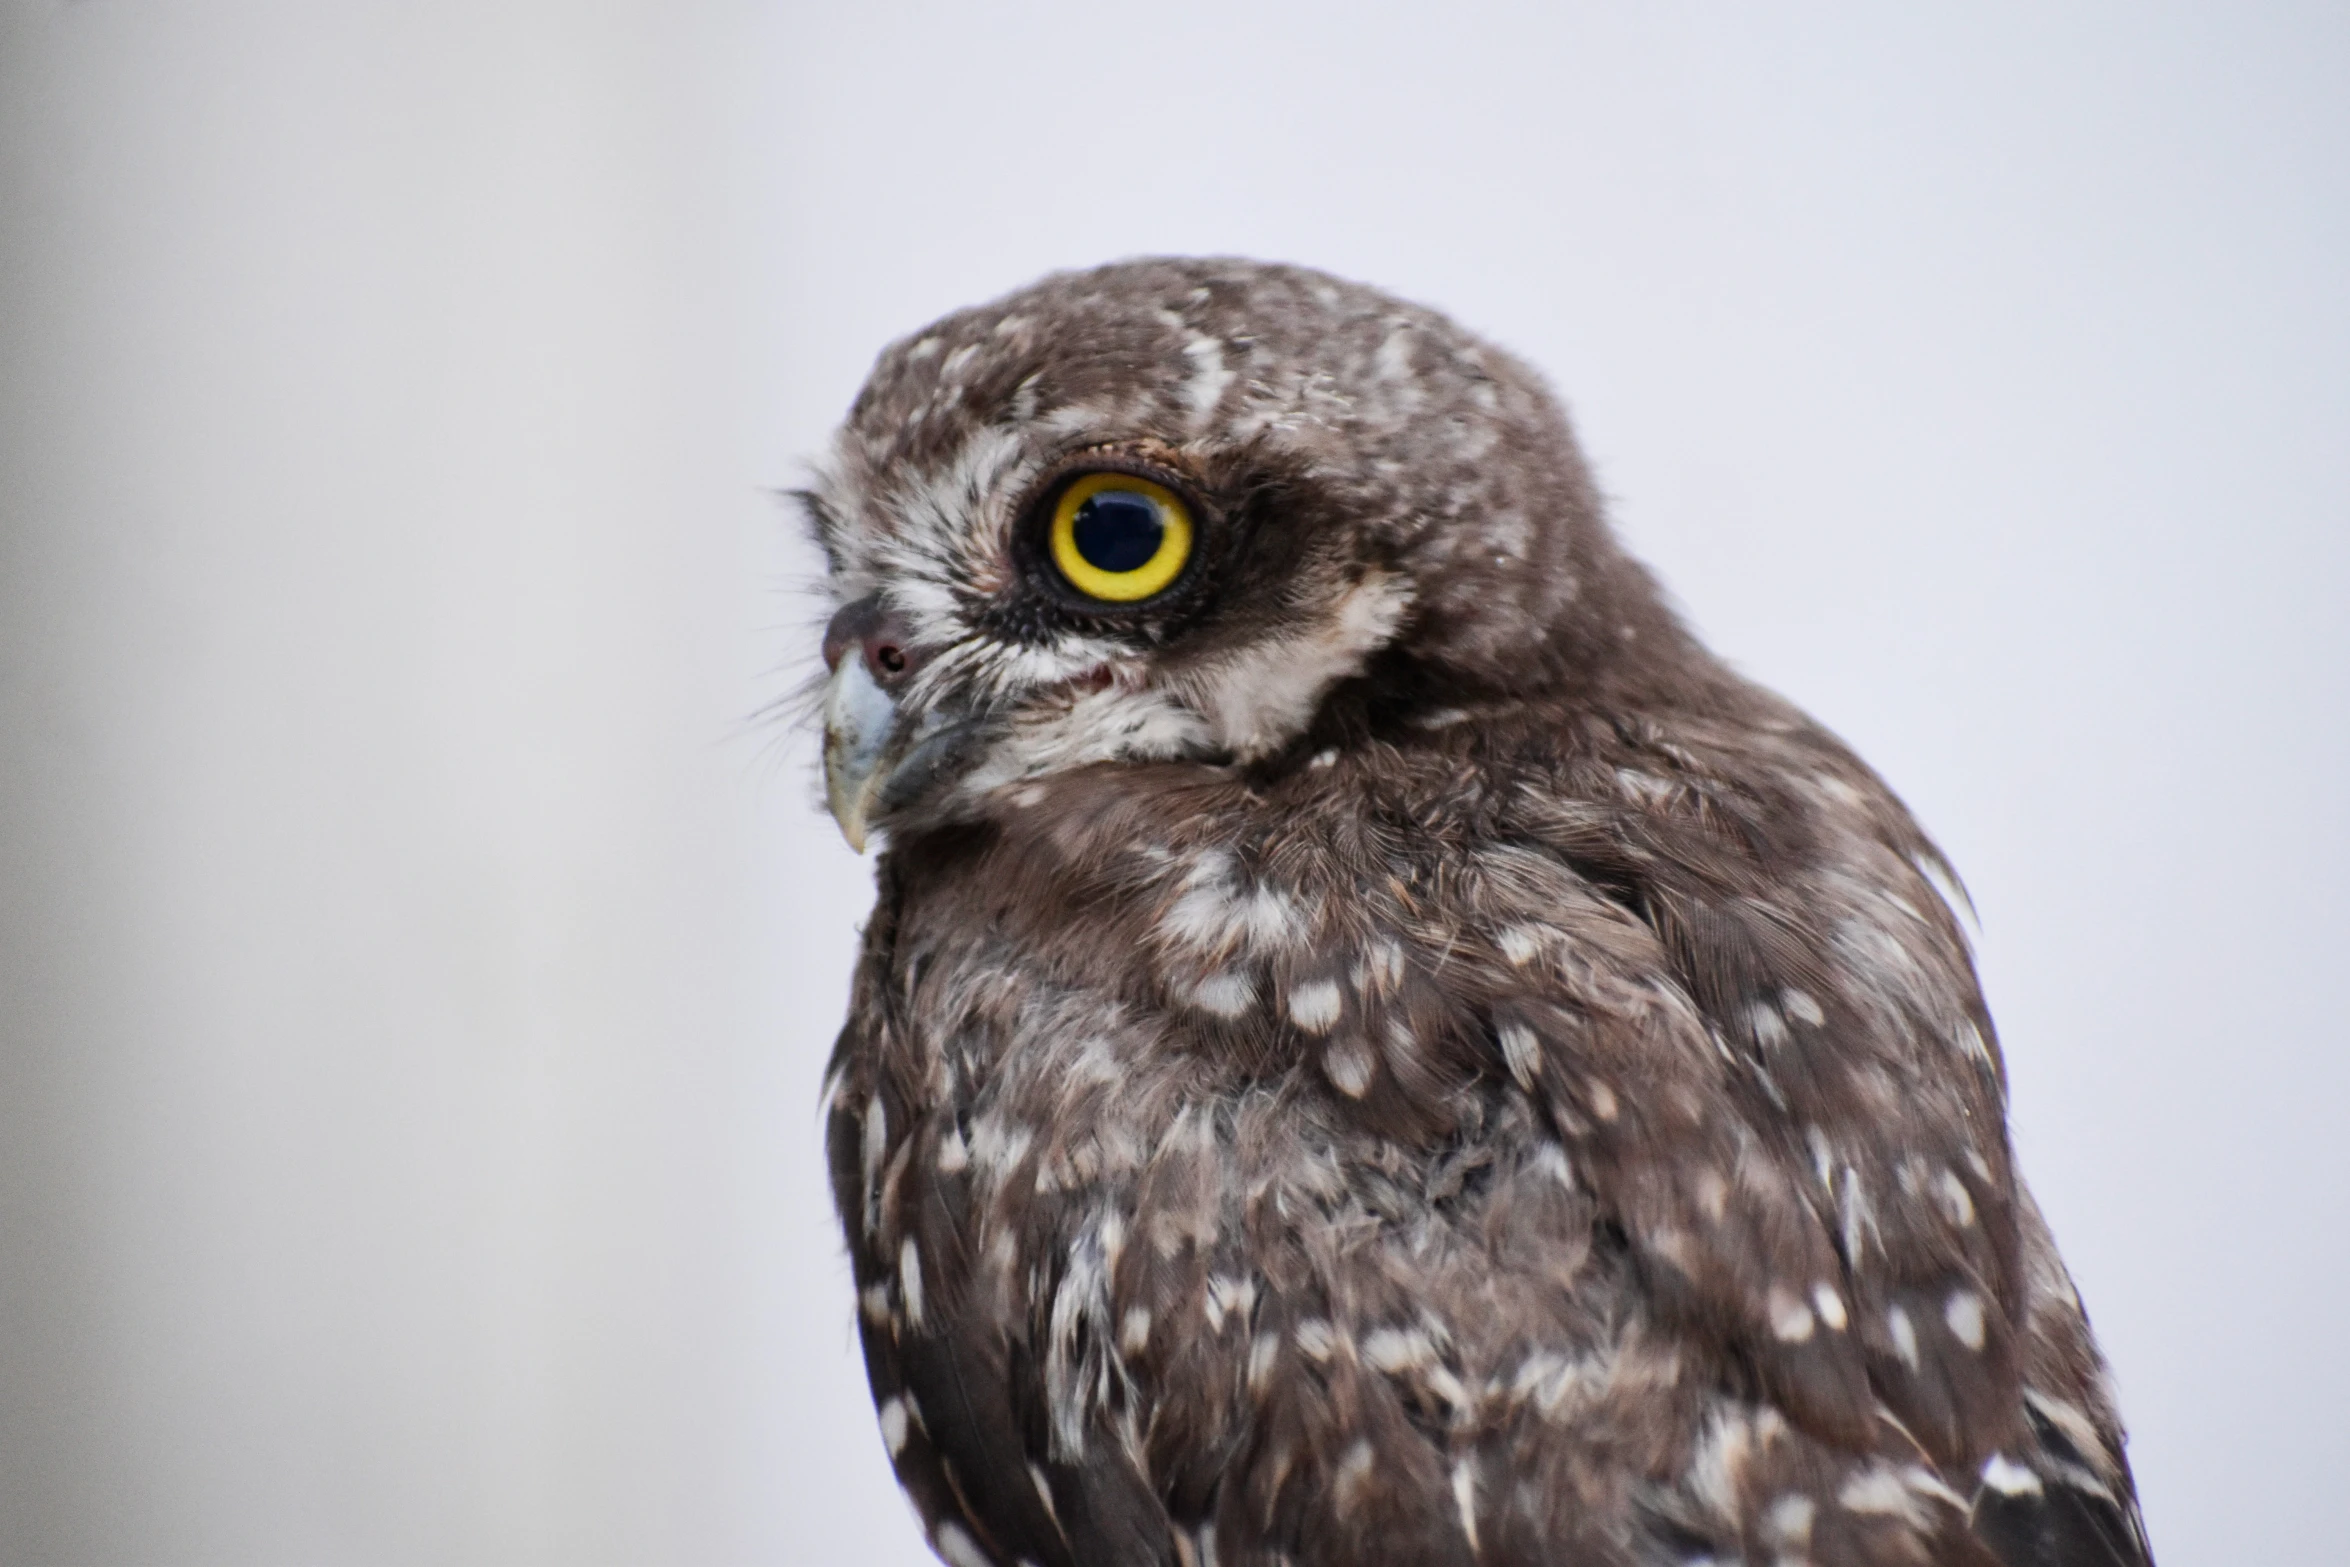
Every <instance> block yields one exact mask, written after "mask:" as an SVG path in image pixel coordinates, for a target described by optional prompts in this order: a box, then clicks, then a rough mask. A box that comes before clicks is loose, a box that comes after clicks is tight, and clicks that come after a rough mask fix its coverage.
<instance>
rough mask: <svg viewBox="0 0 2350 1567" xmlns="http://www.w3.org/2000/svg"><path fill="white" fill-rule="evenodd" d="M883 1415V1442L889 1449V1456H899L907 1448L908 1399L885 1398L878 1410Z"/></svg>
mask: <svg viewBox="0 0 2350 1567" xmlns="http://www.w3.org/2000/svg"><path fill="white" fill-rule="evenodd" d="M876 1413H878V1414H879V1415H880V1416H881V1442H882V1445H883V1446H884V1447H886V1448H888V1449H889V1456H890V1457H892V1458H895V1457H897V1456H898V1455H899V1454H900V1453H902V1452H904V1451H905V1450H906V1401H905V1400H904V1399H902V1398H885V1399H883V1400H882V1401H881V1408H880V1409H879V1410H877V1411H876Z"/></svg>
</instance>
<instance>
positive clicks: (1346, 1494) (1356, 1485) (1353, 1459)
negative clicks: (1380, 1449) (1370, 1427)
mask: <svg viewBox="0 0 2350 1567" xmlns="http://www.w3.org/2000/svg"><path fill="white" fill-rule="evenodd" d="M1376 1457H1377V1455H1376V1454H1375V1453H1374V1452H1373V1451H1372V1449H1371V1444H1370V1443H1369V1442H1368V1441H1364V1440H1357V1441H1356V1442H1355V1444H1354V1445H1353V1446H1352V1447H1349V1448H1348V1449H1347V1450H1346V1452H1345V1454H1344V1455H1342V1456H1341V1457H1340V1458H1339V1460H1338V1470H1337V1473H1336V1474H1334V1475H1332V1476H1331V1487H1330V1491H1331V1496H1330V1499H1331V1500H1332V1501H1334V1502H1336V1503H1337V1504H1338V1511H1339V1513H1340V1514H1341V1515H1344V1514H1346V1513H1349V1512H1352V1511H1353V1510H1354V1505H1355V1502H1356V1501H1357V1500H1358V1499H1359V1498H1360V1497H1361V1495H1362V1490H1363V1485H1364V1482H1366V1481H1368V1480H1369V1479H1370V1478H1371V1464H1372V1461H1373V1460H1374V1459H1375V1458H1376Z"/></svg>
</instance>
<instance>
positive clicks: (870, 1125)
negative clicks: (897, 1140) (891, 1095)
mask: <svg viewBox="0 0 2350 1567" xmlns="http://www.w3.org/2000/svg"><path fill="white" fill-rule="evenodd" d="M860 1152H861V1153H862V1156H863V1160H864V1170H865V1233H866V1234H867V1235H872V1234H875V1233H877V1232H878V1231H879V1230H880V1229H881V1164H882V1160H883V1158H884V1157H885V1156H886V1155H887V1154H888V1152H889V1112H888V1111H887V1110H886V1109H884V1108H883V1107H882V1103H881V1096H880V1095H879V1094H875V1095H874V1096H873V1097H872V1098H871V1099H868V1100H866V1101H865V1135H864V1142H863V1146H862V1148H861V1150H860Z"/></svg>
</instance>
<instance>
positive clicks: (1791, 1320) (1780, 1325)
mask: <svg viewBox="0 0 2350 1567" xmlns="http://www.w3.org/2000/svg"><path fill="white" fill-rule="evenodd" d="M1764 1308H1765V1309H1766V1310H1767V1311H1768V1312H1769V1313H1770V1318H1771V1335H1772V1337H1774V1338H1776V1339H1778V1340H1779V1342H1781V1343H1782V1344H1800V1343H1802V1342H1803V1341H1804V1340H1806V1339H1808V1338H1810V1337H1811V1335H1812V1329H1813V1328H1814V1327H1815V1326H1816V1325H1817V1321H1816V1319H1815V1318H1814V1317H1813V1316H1812V1310H1811V1308H1810V1307H1809V1306H1807V1305H1805V1304H1804V1303H1803V1302H1802V1301H1801V1300H1799V1299H1797V1298H1796V1296H1795V1294H1794V1292H1793V1291H1791V1290H1789V1289H1788V1288H1787V1287H1786V1286H1785V1285H1783V1284H1774V1285H1772V1286H1771V1288H1770V1292H1769V1293H1768V1294H1767V1295H1766V1296H1765V1297H1764Z"/></svg>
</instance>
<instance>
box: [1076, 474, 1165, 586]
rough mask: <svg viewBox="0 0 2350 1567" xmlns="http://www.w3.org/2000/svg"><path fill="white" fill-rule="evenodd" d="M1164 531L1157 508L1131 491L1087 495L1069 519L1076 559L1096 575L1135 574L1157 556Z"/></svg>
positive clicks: (1112, 491) (1144, 496) (1143, 496)
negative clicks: (1100, 572) (1095, 571)
mask: <svg viewBox="0 0 2350 1567" xmlns="http://www.w3.org/2000/svg"><path fill="white" fill-rule="evenodd" d="M1166 531H1167V528H1166V525H1165V524H1164V523H1162V522H1161V521H1160V520H1159V508H1158V506H1157V505H1156V504H1155V503H1153V502H1152V500H1151V498H1150V497H1149V496H1147V495H1137V494H1136V493H1135V492H1134V491H1132V490H1103V491H1101V492H1100V493H1099V494H1095V495H1089V496H1087V497H1086V498H1085V499H1084V500H1082V501H1080V502H1078V505H1077V515H1076V516H1075V517H1073V518H1071V519H1070V533H1071V535H1072V542H1073V543H1075V544H1076V546H1077V553H1078V555H1079V557H1080V558H1082V559H1083V560H1084V561H1085V563H1086V564H1087V565H1089V566H1091V567H1093V568H1094V569H1095V570H1097V571H1121V572H1123V571H1139V570H1140V569H1142V567H1144V566H1145V565H1147V564H1149V562H1150V558H1151V557H1152V556H1153V555H1156V554H1158V552H1159V540H1160V539H1161V538H1162V537H1164V536H1165V534H1166Z"/></svg>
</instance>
